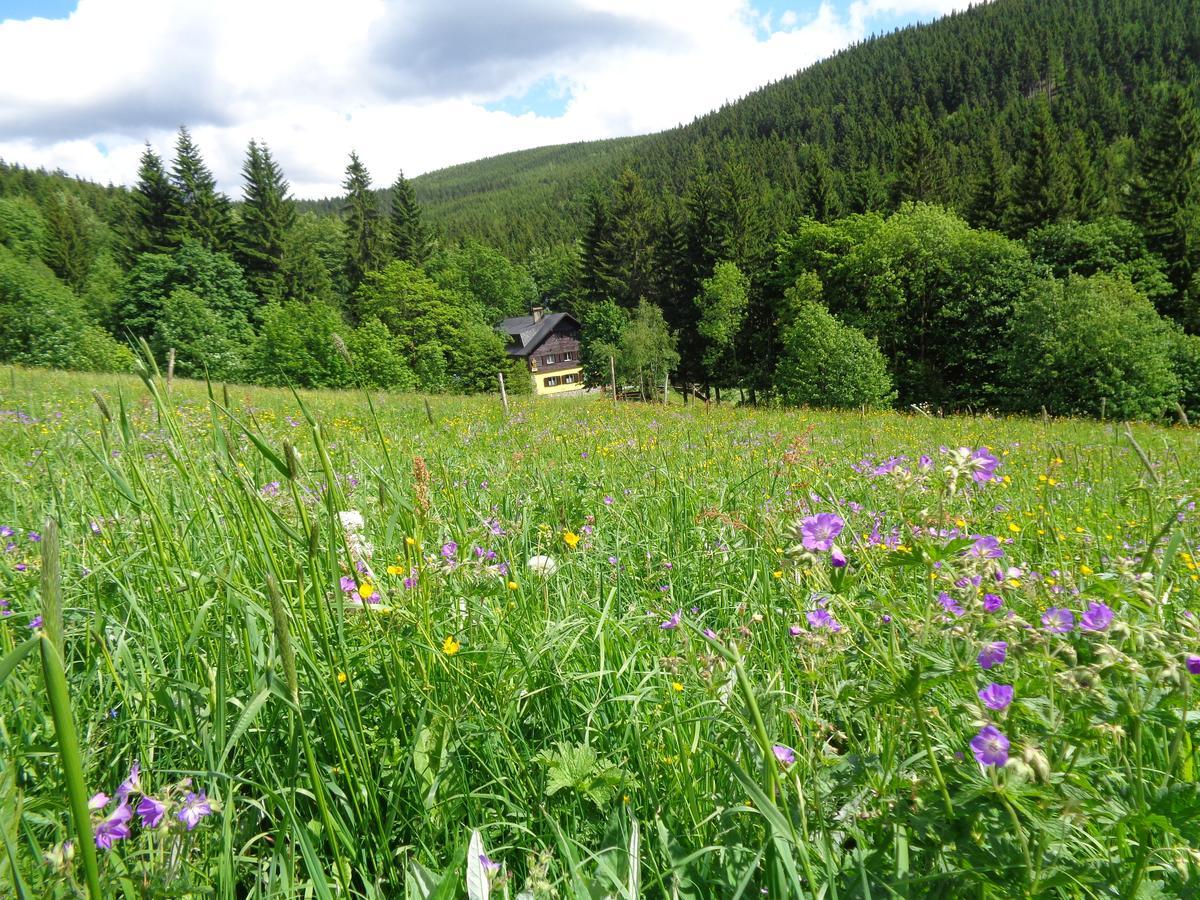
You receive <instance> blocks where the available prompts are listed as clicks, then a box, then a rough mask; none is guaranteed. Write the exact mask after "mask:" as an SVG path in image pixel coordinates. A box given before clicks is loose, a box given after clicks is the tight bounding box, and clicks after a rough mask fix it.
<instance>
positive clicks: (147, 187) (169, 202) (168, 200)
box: [124, 143, 178, 265]
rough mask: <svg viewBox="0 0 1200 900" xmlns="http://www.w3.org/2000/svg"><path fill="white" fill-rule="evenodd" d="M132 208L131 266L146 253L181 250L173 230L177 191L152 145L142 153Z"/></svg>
mask: <svg viewBox="0 0 1200 900" xmlns="http://www.w3.org/2000/svg"><path fill="white" fill-rule="evenodd" d="M130 207H131V208H130V211H129V216H128V217H127V219H126V225H125V235H124V237H125V240H124V245H125V246H124V250H125V256H126V263H127V264H128V265H132V264H133V262H134V261H135V260H136V259H137V257H138V256H140V255H141V254H143V253H170V252H171V251H172V250H174V249H175V248H176V247H177V246H178V244H177V243H176V241H175V240H174V239H173V237H172V229H171V212H172V211H173V210H174V209H175V207H176V200H175V187H174V185H172V184H171V179H170V178H168V177H167V171H166V169H165V168H164V167H163V161H162V158H161V157H160V156H159V155H158V154H157V153H155V152H154V148H152V147H151V146H150V144H149V143H147V144H146V149H145V150H143V151H142V158H141V164H140V165H139V167H138V180H137V185H135V186H134V188H133V190H132V191H131V192H130Z"/></svg>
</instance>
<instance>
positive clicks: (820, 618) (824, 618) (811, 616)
mask: <svg viewBox="0 0 1200 900" xmlns="http://www.w3.org/2000/svg"><path fill="white" fill-rule="evenodd" d="M805 618H806V619H808V624H809V625H811V626H812V627H813V628H816V629H817V630H825V631H832V632H834V633H835V634H836V633H837V632H839V631H841V630H842V624H841V623H840V622H839V621H838V620H837V619H835V618H834V617H833V614H832V613H830V612H829V610H827V609H814V610H812V611H810V612H808V613H806V614H805Z"/></svg>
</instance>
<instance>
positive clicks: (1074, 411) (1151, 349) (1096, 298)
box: [1008, 275, 1179, 419]
mask: <svg viewBox="0 0 1200 900" xmlns="http://www.w3.org/2000/svg"><path fill="white" fill-rule="evenodd" d="M1010 335H1011V340H1010V347H1009V350H1010V353H1009V362H1008V365H1009V376H1008V380H1009V384H1010V386H1011V394H1010V401H1011V405H1012V406H1013V407H1014V408H1016V409H1021V410H1026V411H1034V410H1037V409H1038V408H1040V407H1041V406H1043V405H1044V406H1045V407H1046V409H1048V410H1049V411H1050V412H1052V413H1055V414H1057V415H1089V416H1094V415H1098V414H1099V413H1100V411H1101V401H1102V400H1103V401H1106V409H1107V412H1108V414H1109V415H1111V416H1114V417H1118V418H1135V419H1136V418H1143V419H1151V418H1156V417H1158V416H1161V415H1162V414H1163V412H1164V411H1166V410H1167V409H1169V408H1171V407H1173V406H1174V404H1175V400H1176V397H1177V396H1178V392H1179V382H1178V380H1177V379H1176V375H1175V372H1174V371H1173V367H1172V355H1171V342H1172V338H1171V329H1170V327H1169V326H1168V324H1167V323H1166V322H1165V321H1164V320H1163V319H1162V317H1160V316H1159V315H1158V313H1157V312H1155V310H1154V306H1153V304H1152V303H1151V302H1150V301H1149V300H1148V299H1146V297H1145V296H1144V295H1143V294H1142V293H1141V292H1139V291H1138V289H1137V288H1136V287H1134V286H1133V284H1132V282H1130V281H1129V280H1128V279H1127V278H1124V277H1118V276H1114V275H1094V276H1092V277H1091V278H1080V277H1078V276H1072V277H1070V278H1069V279H1067V280H1066V281H1046V282H1044V283H1043V284H1042V286H1041V288H1040V289H1039V290H1037V291H1034V292H1033V293H1032V294H1031V295H1030V296H1029V297H1028V298H1027V299H1026V301H1025V302H1024V303H1023V304H1022V305H1021V306H1020V307H1019V308H1018V310H1017V312H1016V315H1015V316H1014V319H1013V323H1012V328H1011V331H1010Z"/></svg>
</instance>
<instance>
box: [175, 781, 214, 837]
mask: <svg viewBox="0 0 1200 900" xmlns="http://www.w3.org/2000/svg"><path fill="white" fill-rule="evenodd" d="M211 815H212V805H211V804H210V803H209V802H208V800H207V798H206V797H205V795H204V791H201V792H200V793H199V794H195V793H193V792H191V791H188V795H187V797H185V798H184V800H183V807H182V808H181V809H180V810H179V812H178V814H177V815H176V816H175V817H176V818H177V819H179V821H180V822H183V823H184V824H185V825H187V830H188V831H191V830H192V829H193V828H195V827H196V826H197V825H199V824H200V820H201V819H203V818H204V817H205V816H211Z"/></svg>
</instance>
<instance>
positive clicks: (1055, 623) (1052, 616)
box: [1042, 606, 1075, 634]
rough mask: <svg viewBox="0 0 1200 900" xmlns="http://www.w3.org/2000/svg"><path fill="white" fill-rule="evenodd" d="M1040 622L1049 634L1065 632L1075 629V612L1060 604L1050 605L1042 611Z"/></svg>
mask: <svg viewBox="0 0 1200 900" xmlns="http://www.w3.org/2000/svg"><path fill="white" fill-rule="evenodd" d="M1042 624H1043V625H1044V626H1046V630H1047V631H1049V632H1050V633H1051V634H1067V633H1068V632H1071V631H1074V630H1075V613H1073V612H1071V611H1070V610H1069V609H1064V608H1062V607H1061V606H1052V607H1050V608H1049V609H1048V610H1046V611H1045V612H1044V613H1042Z"/></svg>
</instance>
